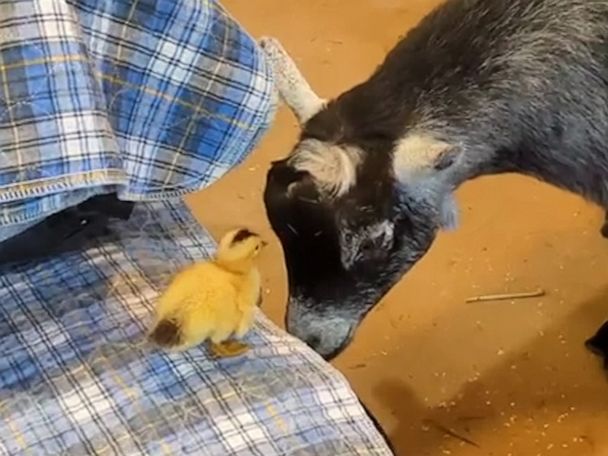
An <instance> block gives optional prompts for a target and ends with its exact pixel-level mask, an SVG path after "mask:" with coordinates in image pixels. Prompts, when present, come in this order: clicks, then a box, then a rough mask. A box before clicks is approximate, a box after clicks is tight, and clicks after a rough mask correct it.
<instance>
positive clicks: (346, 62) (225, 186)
mask: <svg viewBox="0 0 608 456" xmlns="http://www.w3.org/2000/svg"><path fill="white" fill-rule="evenodd" d="M224 3H225V5H226V6H227V7H228V8H229V9H230V10H231V11H232V12H233V13H234V15H235V16H236V17H237V18H239V20H240V21H241V22H242V23H243V24H244V25H245V26H246V27H248V29H249V30H250V31H251V33H252V34H254V35H255V36H259V35H262V34H271V35H275V36H277V37H278V38H280V39H281V40H282V41H283V43H284V45H285V46H286V47H287V49H289V51H290V52H291V53H292V54H293V55H294V57H295V58H296V59H297V61H298V63H299V65H300V66H301V68H302V69H303V71H304V72H305V74H306V75H307V77H308V78H309V80H310V81H311V83H312V85H313V86H314V87H315V88H316V89H317V90H318V91H319V92H320V93H321V94H323V95H324V96H331V95H335V94H337V93H338V92H339V91H341V90H343V89H345V88H347V87H349V86H350V85H352V84H354V83H356V82H358V81H360V80H361V79H363V78H365V77H366V76H367V75H368V74H369V72H370V71H372V69H373V68H374V67H375V66H376V65H377V64H378V63H379V61H380V60H381V59H382V56H383V55H384V54H385V53H386V52H387V51H388V50H389V49H390V47H391V46H392V45H393V43H394V42H395V41H396V40H397V38H398V37H399V36H400V35H402V34H403V33H404V32H405V31H406V30H407V29H408V28H409V27H411V26H412V25H414V24H415V23H416V22H417V21H418V20H419V18H420V17H421V16H422V15H423V14H425V13H426V12H427V11H428V10H429V9H430V8H432V7H433V6H434V4H436V3H437V2H436V1H435V0H350V1H349V2H338V1H336V0H334V1H331V0H307V1H300V0H255V1H253V2H251V1H246V0H225V1H224ZM344 5H348V6H347V7H345V6H344ZM296 133H297V129H296V127H295V123H294V119H293V118H292V117H291V115H290V114H289V113H288V112H286V111H285V110H284V109H282V110H281V112H280V113H279V116H278V120H277V124H276V126H275V127H274V128H273V129H272V131H271V132H270V133H269V134H268V136H267V137H266V138H265V139H264V141H263V143H262V144H261V146H260V147H259V149H258V150H257V151H256V152H255V153H254V154H252V156H251V157H250V159H249V160H248V161H247V162H246V163H245V164H244V165H243V166H241V167H240V168H239V169H238V170H235V171H233V172H231V173H230V174H229V176H228V177H226V178H225V179H222V180H221V181H220V182H218V183H217V184H215V185H213V186H212V187H211V188H209V189H208V190H206V191H204V192H202V193H201V194H197V195H194V196H192V197H191V198H190V199H189V202H190V203H191V206H192V207H193V209H194V211H195V213H196V215H197V217H198V218H199V219H200V220H201V221H202V222H203V223H204V224H205V225H206V226H208V227H209V228H210V229H211V230H212V231H213V233H214V234H216V235H218V234H220V233H221V232H223V231H224V230H225V229H227V228H229V227H232V226H234V225H235V224H238V223H242V222H246V223H247V224H248V225H249V226H250V227H251V228H253V229H256V230H260V231H261V232H262V233H264V235H266V237H268V239H269V240H271V241H273V245H272V246H271V247H270V250H269V251H268V252H267V254H266V256H265V258H264V262H263V268H264V274H265V278H266V287H267V292H268V294H267V296H266V301H265V304H264V309H265V311H266V312H267V313H268V314H269V315H270V316H271V318H273V319H274V321H276V322H277V323H278V324H282V321H283V312H284V302H285V296H286V291H285V280H284V269H283V264H282V259H281V258H282V257H281V253H280V250H279V247H278V245H277V242H276V240H275V239H274V238H273V237H272V235H271V233H270V231H269V228H268V225H267V222H266V219H265V216H264V211H263V206H262V199H261V195H260V193H261V190H262V186H263V182H264V178H265V173H266V170H267V167H268V163H269V161H270V160H272V159H275V158H279V157H283V156H284V155H285V154H286V153H288V152H289V150H290V147H291V145H292V144H293V141H294V139H295V136H296ZM458 196H459V201H460V205H461V209H462V226H461V228H460V229H459V230H458V231H457V232H454V233H449V234H444V235H442V236H441V237H440V239H439V240H438V241H437V242H436V244H435V246H434V247H433V249H432V251H431V252H430V253H429V254H428V255H427V256H426V258H425V259H424V260H423V261H422V262H420V263H419V265H418V266H417V267H416V268H415V270H414V271H412V272H411V273H410V274H408V276H407V278H406V279H404V280H402V282H401V283H400V284H399V285H398V286H396V287H395V288H394V289H393V291H392V292H391V293H390V294H389V296H387V297H386V299H385V300H384V301H383V302H382V304H381V305H379V306H378V307H377V309H376V310H375V311H374V312H373V313H372V314H371V315H370V316H369V317H368V318H367V320H366V321H365V323H364V325H363V326H362V327H361V329H360V330H359V332H358V334H357V337H356V339H355V341H354V343H353V344H352V346H351V347H350V348H349V349H348V350H347V351H346V352H345V353H344V354H343V355H341V356H340V357H339V359H337V360H336V361H335V363H334V364H335V366H336V367H338V368H339V369H340V370H341V371H342V372H344V373H345V374H346V375H347V376H348V378H349V379H350V381H351V382H352V385H353V387H354V389H355V390H356V391H357V392H358V393H359V394H360V396H361V398H362V399H363V400H364V401H365V402H366V404H367V405H368V406H369V407H370V409H371V410H372V411H373V412H374V413H375V414H376V415H377V417H378V418H379V420H380V421H381V423H382V425H383V426H384V427H385V429H386V430H387V432H388V434H389V435H390V436H391V438H392V440H393V442H394V444H395V445H396V447H397V450H398V454H400V455H401V454H409V455H426V454H428V455H441V454H451V455H455V456H456V455H457V456H465V455H504V456H507V455H514V456H520V455H521V456H523V455H531V456H535V455H576V456H583V455H604V454H608V434H607V433H606V432H605V430H606V429H607V428H608V381H607V380H606V376H605V375H604V373H603V372H602V370H601V369H600V363H599V361H598V360H597V359H596V358H594V357H592V356H591V355H589V354H588V353H587V352H586V351H585V350H584V348H583V341H584V340H585V338H586V337H587V336H589V335H591V334H592V333H593V332H594V331H595V330H596V329H597V327H598V326H599V324H600V323H602V322H603V320H604V318H605V317H608V281H607V280H606V272H605V271H606V270H608V241H606V240H604V239H602V238H601V237H600V236H599V229H600V225H601V220H602V215H601V212H600V211H599V209H597V208H594V207H590V206H589V205H587V204H586V203H584V202H583V201H581V200H580V199H578V198H576V197H573V196H570V195H567V194H564V193H563V192H560V191H558V190H555V189H553V188H550V187H547V186H545V185H542V184H540V183H537V182H534V181H531V180H529V179H524V178H520V177H515V176H502V177H492V178H485V179H481V180H477V181H475V182H473V183H470V184H468V185H466V186H465V187H464V188H462V189H461V191H460V192H459V194H458ZM218 203H219V204H218ZM213 206H215V207H220V208H221V210H216V209H214V210H211V209H210V208H211V207H213ZM539 287H542V288H544V289H546V290H547V292H548V295H547V296H545V297H543V298H538V299H529V300H523V301H517V302H502V303H475V304H467V303H465V299H466V298H467V297H470V296H473V295H478V294H486V293H501V292H508V291H522V290H530V289H536V288H539ZM446 429H450V430H452V431H454V432H455V433H457V434H459V435H462V436H464V437H466V439H468V440H469V442H468V443H467V442H465V441H464V440H459V439H457V438H455V437H453V436H450V435H448V433H447V432H446Z"/></svg>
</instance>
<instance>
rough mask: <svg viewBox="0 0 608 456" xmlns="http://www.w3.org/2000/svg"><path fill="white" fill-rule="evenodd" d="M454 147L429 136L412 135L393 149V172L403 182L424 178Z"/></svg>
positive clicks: (400, 141) (403, 139) (401, 140)
mask: <svg viewBox="0 0 608 456" xmlns="http://www.w3.org/2000/svg"><path fill="white" fill-rule="evenodd" d="M452 148H453V146H452V145H451V144H448V143H446V142H443V141H440V140H437V139H435V138H433V137H432V136H430V135H428V134H421V133H410V134H408V135H407V136H405V137H404V138H402V139H400V140H399V141H398V142H397V144H396V145H395V148H394V149H393V170H394V173H395V177H396V178H397V179H398V180H399V181H401V182H404V183H405V182H408V181H409V180H411V179H415V178H416V177H422V176H424V175H425V174H427V173H428V172H431V171H433V170H434V169H435V166H436V164H437V163H438V160H440V158H441V157H442V155H443V154H445V153H446V152H448V151H449V150H451V149H452Z"/></svg>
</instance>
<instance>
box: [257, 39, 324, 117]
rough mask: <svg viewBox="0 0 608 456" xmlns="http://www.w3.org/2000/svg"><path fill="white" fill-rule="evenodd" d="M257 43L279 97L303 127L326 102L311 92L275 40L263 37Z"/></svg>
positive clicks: (289, 58)
mask: <svg viewBox="0 0 608 456" xmlns="http://www.w3.org/2000/svg"><path fill="white" fill-rule="evenodd" d="M259 43H260V47H261V48H262V49H263V50H264V53H265V54H266V59H267V60H268V62H269V63H270V66H271V68H272V71H273V73H274V76H275V84H276V86H277V89H278V91H279V96H280V97H281V99H282V100H283V102H284V103H285V104H286V105H287V106H288V107H289V109H291V111H292V112H293V113H294V114H295V116H296V117H297V119H298V122H299V123H300V125H303V124H304V123H306V121H308V120H309V119H310V118H311V117H312V116H314V115H315V114H316V113H318V112H319V111H320V110H321V109H323V106H324V105H325V102H326V100H324V99H322V98H320V97H319V96H318V95H317V94H316V93H315V92H314V91H313V90H312V88H311V87H310V85H309V84H308V82H306V79H304V76H302V73H301V72H300V70H299V69H298V67H297V66H296V64H295V63H294V61H293V59H292V58H291V57H290V56H289V54H288V53H287V51H285V49H284V48H283V46H282V45H281V43H280V42H279V41H278V40H277V39H275V38H268V37H265V38H261V39H260V41H259Z"/></svg>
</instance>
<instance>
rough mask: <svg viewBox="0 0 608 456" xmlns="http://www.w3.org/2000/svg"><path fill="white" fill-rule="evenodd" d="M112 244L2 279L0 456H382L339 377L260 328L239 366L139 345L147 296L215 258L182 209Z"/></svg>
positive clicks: (149, 217)
mask: <svg viewBox="0 0 608 456" xmlns="http://www.w3.org/2000/svg"><path fill="white" fill-rule="evenodd" d="M111 232H112V234H110V235H108V237H107V238H104V239H100V240H97V241H92V242H94V244H92V245H91V246H90V247H89V248H87V249H86V250H85V251H82V252H81V253H76V254H71V255H68V254H66V255H64V256H63V257H60V258H54V259H52V260H48V261H45V262H43V263H37V264H31V265H24V266H20V267H18V268H16V269H15V268H12V269H11V270H10V271H9V270H0V302H2V306H0V353H2V357H0V454H3V455H75V456H81V455H85V454H98V455H134V454H149V455H157V454H158V455H160V454H165V455H177V454H192V455H211V456H227V455H237V456H238V455H242V456H251V455H259V456H273V455H318V456H340V455H389V454H391V453H390V451H389V449H388V448H387V447H386V446H385V443H384V441H383V440H382V438H381V437H380V436H379V434H378V433H377V431H376V429H375V428H374V427H373V425H372V423H371V421H370V420H369V419H368V417H367V415H366V414H365V412H364V411H363V409H362V407H361V405H360V404H359V402H358V400H357V398H356V396H355V395H354V394H353V392H352V391H351V389H350V388H349V386H348V384H347V382H346V381H345V379H344V378H343V377H342V375H340V374H339V373H338V372H337V371H335V370H334V369H333V368H331V367H330V366H329V365H328V364H326V363H325V362H324V361H323V360H322V359H320V358H319V357H318V356H317V355H316V354H315V353H314V352H313V351H312V350H310V349H309V348H308V347H306V346H305V345H304V344H303V343H302V342H300V341H299V340H296V339H295V338H292V337H291V336H289V335H287V334H285V333H284V332H282V331H280V330H278V329H277V328H276V327H275V326H274V325H272V324H271V323H270V322H268V321H267V320H266V319H265V318H264V316H263V315H261V314H259V315H258V318H257V322H256V325H255V327H254V329H253V330H252V332H251V333H249V335H248V336H247V341H248V343H249V344H250V345H252V346H253V347H254V348H253V351H251V352H249V353H248V354H246V355H245V356H244V357H242V358H233V359H224V360H219V361H214V360H212V359H211V358H210V357H209V356H208V355H207V352H206V351H205V349H204V348H203V347H199V348H195V349H192V350H190V351H188V352H186V353H183V354H165V353H162V352H159V351H157V350H155V349H153V348H152V347H150V346H148V345H147V344H146V342H145V341H144V334H145V332H146V330H147V327H148V324H149V323H150V320H151V313H152V309H153V306H154V300H155V298H156V296H157V295H158V294H159V292H160V291H161V290H162V289H163V287H165V286H166V284H167V283H168V281H169V280H170V278H171V276H172V275H173V274H174V273H175V271H176V270H177V269H178V268H181V267H183V266H184V265H186V264H189V263H191V262H192V261H194V260H197V259H202V258H206V257H208V255H209V254H210V253H211V252H212V251H213V249H214V244H213V242H212V240H211V239H210V237H209V236H208V235H207V234H206V233H205V232H204V231H203V230H202V228H200V227H199V226H198V224H197V223H196V221H194V220H193V219H192V218H191V216H190V214H189V212H188V210H187V209H186V208H185V206H183V205H181V204H171V203H166V202H159V203H140V204H138V205H136V208H135V211H134V214H133V216H132V218H131V220H130V221H128V222H123V221H120V222H115V223H114V224H113V225H111Z"/></svg>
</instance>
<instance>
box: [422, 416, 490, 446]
mask: <svg viewBox="0 0 608 456" xmlns="http://www.w3.org/2000/svg"><path fill="white" fill-rule="evenodd" d="M425 422H426V423H427V424H428V425H429V426H432V427H434V428H435V429H437V430H438V431H439V432H442V433H443V434H445V435H449V436H450V437H452V438H454V439H456V440H460V441H461V442H464V443H466V444H467V445H471V446H473V447H475V448H480V446H479V444H478V443H477V442H475V441H473V440H471V439H469V438H467V437H465V436H464V435H460V434H459V433H457V432H456V431H453V430H452V429H450V428H448V427H446V426H444V425H443V424H441V423H438V422H437V421H435V420H425Z"/></svg>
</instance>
